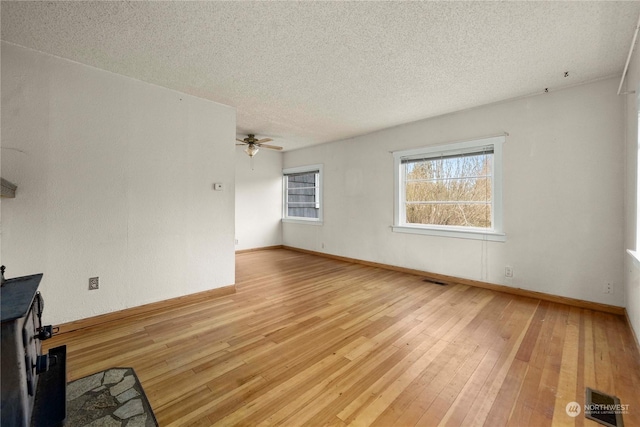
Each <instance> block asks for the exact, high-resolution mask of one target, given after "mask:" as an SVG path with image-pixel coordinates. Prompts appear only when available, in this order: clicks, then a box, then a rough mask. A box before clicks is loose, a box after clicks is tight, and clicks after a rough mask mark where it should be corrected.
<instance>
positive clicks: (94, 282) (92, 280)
mask: <svg viewBox="0 0 640 427" xmlns="http://www.w3.org/2000/svg"><path fill="white" fill-rule="evenodd" d="M96 289H100V282H99V278H98V277H89V290H90V291H95V290H96Z"/></svg>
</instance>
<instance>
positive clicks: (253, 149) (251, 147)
mask: <svg viewBox="0 0 640 427" xmlns="http://www.w3.org/2000/svg"><path fill="white" fill-rule="evenodd" d="M258 151H260V149H259V148H258V147H257V146H256V145H254V144H249V145H247V148H245V149H244V152H245V153H247V154H248V155H249V157H253V156H255V155H256V154H258Z"/></svg>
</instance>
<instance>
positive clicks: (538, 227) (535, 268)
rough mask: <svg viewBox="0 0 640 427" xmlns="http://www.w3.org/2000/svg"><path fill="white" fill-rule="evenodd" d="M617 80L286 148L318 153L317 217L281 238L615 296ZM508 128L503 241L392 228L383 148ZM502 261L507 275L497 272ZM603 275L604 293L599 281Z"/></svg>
mask: <svg viewBox="0 0 640 427" xmlns="http://www.w3.org/2000/svg"><path fill="white" fill-rule="evenodd" d="M617 84H618V79H608V80H604V81H600V82H596V83H592V84H589V85H583V86H577V87H574V88H571V89H567V90H562V91H558V92H551V93H548V94H543V95H539V96H533V97H529V98H524V99H519V100H513V101H507V102H503V103H499V104H493V105H489V106H485V107H480V108H476V109H472V110H467V111H462V112H459V113H455V114H449V115H446V116H441V117H438V118H434V119H430V120H423V121H419V122H415V123H411V124H407V125H403V126H398V127H395V128H390V129H386V130H383V131H380V132H375V133H372V134H369V135H364V136H360V137H356V138H352V139H348V140H344V141H339V142H336V143H331V144H325V145H321V146H316V147H311V148H307V149H302V150H295V151H291V152H286V153H285V157H284V167H285V168H288V167H295V166H300V165H305V164H311V163H323V164H324V183H325V188H324V224H323V225H322V226H320V227H319V226H308V225H304V224H290V223H285V224H283V242H284V244H285V245H290V246H295V247H300V248H304V249H310V250H315V251H321V252H328V253H332V254H336V255H341V256H347V257H352V258H358V259H363V260H368V261H374V262H381V263H385V264H391V265H397V266H402V267H408V268H415V269H420V270H426V271H430V272H435V273H441V274H448V275H452V276H457V277H462V278H468V279H476V280H482V281H486V282H491V283H497V284H504V285H507V286H513V287H517V288H525V289H530V290H535V291H540V292H546V293H550V294H556V295H562V296H567V297H573V298H580V299H584V300H588V301H597V302H602V303H605V304H613V305H618V306H622V305H623V304H624V297H623V295H624V291H623V260H624V257H623V256H622V253H623V226H622V218H623V182H624V171H623V146H624V144H623V114H622V100H621V98H619V97H618V96H616V89H617ZM503 131H507V132H509V133H510V136H508V137H507V139H506V143H505V144H504V191H503V192H504V195H503V204H504V230H505V232H506V235H507V241H506V242H505V243H499V242H484V241H479V240H467V239H458V238H447V237H435V236H425V235H417V234H401V233H394V232H392V230H391V228H390V226H391V225H392V223H393V157H392V155H391V154H390V153H389V152H390V151H393V150H401V149H409V148H417V147H421V146H427V145H436V144H443V143H446V142H453V141H461V140H468V139H474V138H479V137H484V136H490V135H495V134H498V133H501V132H503ZM505 266H511V267H513V271H514V276H513V278H505V276H504V269H505ZM606 283H612V284H613V286H614V293H613V294H611V295H605V294H604V293H603V286H604V285H605V284H606Z"/></svg>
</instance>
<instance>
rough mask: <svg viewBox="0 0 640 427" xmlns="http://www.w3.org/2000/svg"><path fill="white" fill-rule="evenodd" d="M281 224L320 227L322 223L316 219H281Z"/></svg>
mask: <svg viewBox="0 0 640 427" xmlns="http://www.w3.org/2000/svg"><path fill="white" fill-rule="evenodd" d="M282 222H288V223H290V224H306V225H322V221H320V220H318V219H297V218H282Z"/></svg>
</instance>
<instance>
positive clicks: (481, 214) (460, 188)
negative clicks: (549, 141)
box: [393, 136, 505, 241]
mask: <svg viewBox="0 0 640 427" xmlns="http://www.w3.org/2000/svg"><path fill="white" fill-rule="evenodd" d="M503 143H504V136H500V137H492V138H484V139H478V140H473V141H466V142H459V143H454V144H447V145H439V146H432V147H424V148H418V149H413V150H404V151H398V152H394V153H393V155H394V164H395V194H396V195H395V208H394V217H395V218H394V227H393V230H394V231H398V232H406V233H421V234H432V235H439V236H450V237H463V238H475V239H485V240H497V241H504V240H505V236H504V233H503V230H502V144H503Z"/></svg>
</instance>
